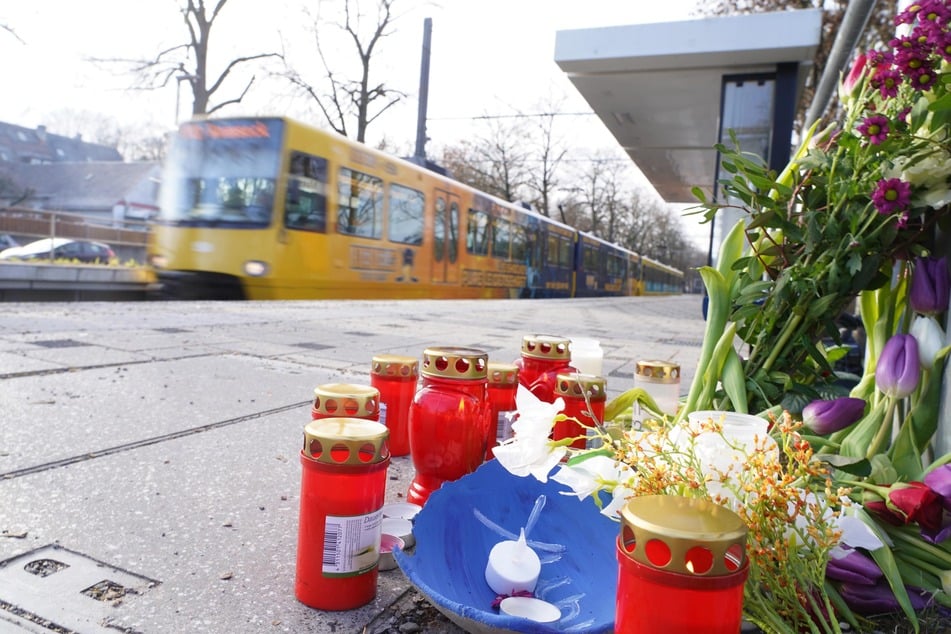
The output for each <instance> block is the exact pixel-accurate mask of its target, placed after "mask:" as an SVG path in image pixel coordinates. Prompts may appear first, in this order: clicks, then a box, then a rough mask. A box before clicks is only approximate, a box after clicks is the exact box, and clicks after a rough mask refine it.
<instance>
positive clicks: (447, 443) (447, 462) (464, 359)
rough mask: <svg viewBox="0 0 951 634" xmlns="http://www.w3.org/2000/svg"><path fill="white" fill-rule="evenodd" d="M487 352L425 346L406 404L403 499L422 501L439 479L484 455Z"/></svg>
mask: <svg viewBox="0 0 951 634" xmlns="http://www.w3.org/2000/svg"><path fill="white" fill-rule="evenodd" d="M487 363H488V355H486V353H484V352H482V351H481V350H475V349H473V348H453V347H446V348H427V349H426V350H425V351H424V352H423V363H422V367H421V369H420V375H421V376H422V380H423V384H422V387H421V388H420V389H419V390H418V391H417V392H416V395H415V396H414V397H413V402H412V404H411V405H410V409H409V447H410V455H411V456H412V458H413V466H414V467H415V468H416V475H415V477H414V478H413V481H412V482H411V483H410V487H409V492H408V493H407V496H406V500H407V502H412V503H413V504H419V505H420V506H423V505H424V504H426V500H428V499H429V495H430V494H431V493H432V492H433V491H435V490H436V489H438V488H439V487H440V486H442V483H443V482H448V481H453V480H458V479H459V478H461V477H462V476H464V475H466V474H467V473H472V472H473V471H475V470H476V469H477V468H478V467H479V465H481V464H482V463H483V462H484V461H485V451H486V438H488V428H489V423H490V421H489V404H488V394H487V393H488V381H487Z"/></svg>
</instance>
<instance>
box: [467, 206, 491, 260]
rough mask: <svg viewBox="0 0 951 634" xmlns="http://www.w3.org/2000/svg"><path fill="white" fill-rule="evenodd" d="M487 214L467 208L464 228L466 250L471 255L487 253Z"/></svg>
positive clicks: (488, 224)
mask: <svg viewBox="0 0 951 634" xmlns="http://www.w3.org/2000/svg"><path fill="white" fill-rule="evenodd" d="M489 226H490V223H489V215H488V214H487V213H485V212H484V211H476V210H475V209H470V210H469V227H468V229H467V230H466V250H467V251H469V253H472V254H473V255H488V254H489Z"/></svg>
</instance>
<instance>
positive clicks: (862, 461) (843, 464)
mask: <svg viewBox="0 0 951 634" xmlns="http://www.w3.org/2000/svg"><path fill="white" fill-rule="evenodd" d="M807 439H808V438H807ZM816 458H818V459H819V460H820V461H821V462H824V463H826V464H828V465H829V466H831V467H834V468H836V469H839V470H840V471H845V472H846V473H849V474H851V475H854V476H859V477H863V478H864V477H865V476H867V475H869V474H870V473H871V472H872V463H871V462H869V461H868V459H866V458H850V457H848V456H843V455H841V454H834V453H822V454H816Z"/></svg>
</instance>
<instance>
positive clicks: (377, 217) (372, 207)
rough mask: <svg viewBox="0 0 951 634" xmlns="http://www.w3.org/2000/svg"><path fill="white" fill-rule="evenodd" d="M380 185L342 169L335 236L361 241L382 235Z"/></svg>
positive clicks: (366, 175) (344, 168)
mask: <svg viewBox="0 0 951 634" xmlns="http://www.w3.org/2000/svg"><path fill="white" fill-rule="evenodd" d="M382 212H383V181H382V180H380V179H379V178H377V177H376V176H371V175H369V174H364V173H363V172H358V171H356V170H351V169H348V168H346V167H342V168H340V173H339V182H338V186H337V232H338V233H347V234H350V235H355V236H362V237H364V238H379V237H381V236H382V235H383V213H382Z"/></svg>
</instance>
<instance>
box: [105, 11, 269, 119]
mask: <svg viewBox="0 0 951 634" xmlns="http://www.w3.org/2000/svg"><path fill="white" fill-rule="evenodd" d="M227 2H228V0H217V2H215V3H214V7H213V8H211V9H210V10H209V9H208V8H207V7H206V6H205V0H186V1H185V3H184V5H181V6H180V7H179V11H180V12H181V14H182V19H183V21H184V22H185V27H186V29H187V31H188V39H187V41H185V42H182V43H181V44H176V45H174V46H171V47H169V48H166V49H164V50H162V51H159V52H158V53H157V54H156V55H155V56H154V57H152V58H147V59H137V60H130V59H116V58H112V59H97V60H95V61H98V62H105V63H114V62H118V63H123V64H126V65H128V66H129V70H130V72H131V73H132V74H133V75H134V77H135V86H134V87H135V88H138V89H142V90H155V89H157V88H162V87H165V86H168V85H169V84H172V83H173V82H178V83H179V84H181V83H182V82H187V84H188V85H189V87H190V88H191V91H192V114H193V115H200V114H212V113H214V112H217V111H218V110H221V109H222V108H224V107H225V106H229V105H233V104H237V103H241V101H242V99H244V97H245V96H246V95H247V94H248V91H249V90H250V89H251V86H252V84H254V81H255V76H254V75H252V76H251V77H250V78H249V79H247V81H246V83H245V85H244V88H243V89H242V90H241V91H240V93H238V94H237V95H236V96H231V97H228V98H222V99H220V100H219V101H217V102H215V103H214V104H213V103H212V99H213V98H216V96H217V94H219V91H221V93H222V94H223V93H224V88H225V85H226V83H227V85H228V86H230V85H231V82H228V80H229V79H230V78H231V77H232V76H233V75H232V73H235V72H236V69H238V68H239V67H241V68H243V67H246V66H248V65H249V64H250V63H252V62H255V61H257V60H261V59H265V58H269V57H281V54H280V53H256V54H252V55H244V56H241V57H235V58H234V59H232V60H230V61H229V62H228V63H227V64H225V67H224V69H223V70H222V71H221V72H220V73H218V75H217V76H213V75H212V74H211V71H210V70H209V68H208V56H209V55H208V53H209V40H210V37H211V29H212V27H213V26H214V23H215V20H216V19H217V18H218V16H219V15H220V14H221V11H222V9H224V6H225V5H226V4H227ZM231 94H232V95H234V92H232V93H231Z"/></svg>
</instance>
